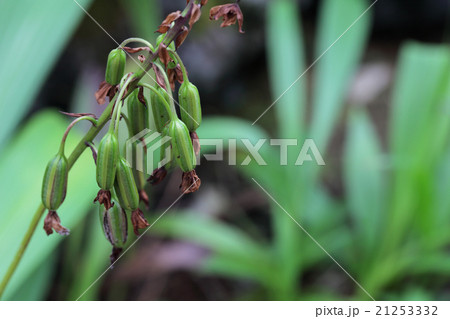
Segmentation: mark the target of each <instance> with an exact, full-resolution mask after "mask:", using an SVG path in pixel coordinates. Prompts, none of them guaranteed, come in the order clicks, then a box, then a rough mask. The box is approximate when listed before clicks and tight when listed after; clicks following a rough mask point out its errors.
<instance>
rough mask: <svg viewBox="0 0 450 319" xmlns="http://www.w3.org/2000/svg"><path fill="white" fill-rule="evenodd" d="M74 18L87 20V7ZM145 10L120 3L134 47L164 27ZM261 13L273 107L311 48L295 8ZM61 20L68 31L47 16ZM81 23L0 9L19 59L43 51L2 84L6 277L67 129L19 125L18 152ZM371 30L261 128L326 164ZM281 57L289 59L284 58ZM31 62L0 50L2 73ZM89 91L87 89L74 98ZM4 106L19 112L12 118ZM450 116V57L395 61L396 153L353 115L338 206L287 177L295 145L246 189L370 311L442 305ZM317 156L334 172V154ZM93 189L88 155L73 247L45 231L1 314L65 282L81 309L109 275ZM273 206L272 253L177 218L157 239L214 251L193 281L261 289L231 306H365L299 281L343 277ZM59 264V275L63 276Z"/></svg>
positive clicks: (345, 43)
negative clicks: (401, 304) (36, 102)
mask: <svg viewBox="0 0 450 319" xmlns="http://www.w3.org/2000/svg"><path fill="white" fill-rule="evenodd" d="M79 2H80V4H82V5H83V6H84V7H86V8H87V6H88V4H89V3H90V2H91V1H81V0H79ZM150 3H152V4H150ZM137 4H138V2H137V1H123V5H124V6H125V7H126V9H127V12H129V13H130V15H132V16H133V17H136V19H132V20H133V23H134V24H135V26H134V27H135V29H136V30H138V31H139V33H140V34H138V35H141V36H150V33H149V32H152V30H153V29H154V28H150V27H149V24H147V22H148V21H151V23H153V25H155V23H154V21H155V19H156V16H157V12H159V10H158V8H157V6H156V5H154V4H153V2H150V1H149V2H148V6H149V7H148V8H147V10H138V8H139V7H138V6H137ZM55 5H56V6H59V7H56V8H55ZM368 5H369V3H368V2H367V1H364V0H345V1H344V0H343V1H339V2H338V1H335V0H324V1H323V2H322V5H321V7H320V12H319V20H318V33H317V39H316V41H315V43H316V50H315V56H316V57H317V56H320V55H321V54H322V53H323V52H324V51H325V50H327V49H328V48H329V46H330V45H331V44H332V43H333V42H334V41H335V40H336V39H337V38H338V37H339V36H340V35H341V34H342V33H343V32H344V31H345V30H346V29H347V28H348V26H349V25H351V24H352V23H353V22H354V21H355V19H357V18H358V17H359V15H360V14H361V13H362V12H363V11H364V10H365V9H366V8H367V7H368ZM24 7H25V8H26V9H24ZM150 9H152V10H150ZM52 10H55V11H52ZM60 10H61V11H60ZM266 10H267V23H266V28H267V29H266V31H267V32H266V35H267V39H266V43H267V56H268V60H267V63H268V69H269V74H270V84H271V90H272V97H273V98H274V99H276V98H278V97H279V96H281V95H282V94H283V93H284V92H285V90H286V89H287V88H288V87H289V86H290V85H291V84H292V83H293V82H294V81H295V80H296V79H297V78H298V77H299V76H300V75H301V74H302V73H303V72H304V70H305V69H306V66H307V65H308V63H307V62H306V59H305V55H306V51H305V42H306V41H305V39H304V35H303V30H302V21H301V19H300V16H299V15H298V14H297V12H298V8H297V5H296V3H295V2H294V1H289V0H279V1H271V2H270V3H269V4H268V6H267V8H266ZM19 11H20V14H18V12H19ZM62 11H64V12H65V14H64V15H58V14H53V12H62ZM82 15H83V12H82V11H81V10H80V8H78V7H77V6H76V5H75V4H74V3H72V2H71V1H61V2H59V1H58V2H54V1H48V0H45V1H44V0H42V1H39V6H36V5H35V4H34V1H31V0H29V1H27V0H21V1H16V2H11V1H9V2H1V3H0V29H2V30H3V31H2V34H5V36H7V37H8V38H7V40H8V42H9V43H10V44H11V47H12V48H16V47H19V46H20V47H35V48H39V51H38V52H39V54H34V55H33V57H32V58H31V57H29V55H26V56H25V55H24V57H23V58H19V59H13V60H14V61H18V62H20V64H17V63H15V64H13V63H10V64H5V63H3V64H2V69H1V75H2V76H1V77H0V88H1V89H0V95H1V96H2V105H1V108H0V112H1V113H0V115H1V117H2V126H1V128H0V152H1V153H2V156H1V158H0V194H2V213H1V214H0V242H1V243H2V244H1V245H0V255H1V256H2V263H1V266H0V277H2V275H3V274H4V272H5V271H6V267H7V265H8V263H9V262H10V260H11V259H12V256H13V253H14V252H15V250H16V248H17V247H18V245H19V240H20V238H21V236H22V235H23V233H24V232H25V229H26V227H27V226H28V223H29V220H30V219H31V216H32V214H33V212H34V210H35V208H36V207H37V205H38V203H39V198H40V196H39V192H40V186H41V185H40V183H41V178H42V174H43V168H44V167H45V164H46V162H47V160H48V159H49V158H50V157H51V155H52V154H53V153H54V152H56V150H57V145H58V143H59V141H60V137H61V135H62V132H63V131H64V128H65V126H66V125H67V123H66V121H65V120H64V119H63V117H62V116H60V115H57V114H56V110H48V111H44V112H40V113H38V114H36V115H34V116H33V118H32V119H31V120H29V121H27V122H26V123H25V124H24V126H23V128H21V129H20V132H19V134H18V136H16V137H15V138H14V139H12V140H11V141H9V143H8V144H7V143H6V142H7V140H8V136H10V134H11V132H12V131H13V130H14V129H15V127H16V126H17V124H18V123H19V122H20V120H21V119H22V117H23V116H24V115H25V114H26V113H27V110H29V109H30V108H31V107H32V106H33V104H32V101H33V98H35V96H36V93H37V92H38V90H39V88H40V87H41V85H42V83H43V81H44V80H45V77H46V75H47V74H48V72H49V70H50V69H51V67H52V65H53V64H54V62H55V59H56V58H57V56H58V55H59V54H60V52H61V50H62V49H63V47H64V44H65V43H66V42H67V41H68V39H70V36H71V33H72V31H73V30H74V28H75V27H76V25H77V23H78V22H79V21H80V18H81V17H82ZM18 17H20V19H18ZM21 19H23V20H21ZM24 21H27V23H26V24H25V23H24ZM30 21H31V22H30ZM370 23H371V19H370V12H369V13H368V14H367V15H365V16H363V17H362V18H361V19H360V20H359V21H358V23H357V24H356V25H355V26H354V27H353V28H351V29H350V30H348V32H347V33H346V34H345V35H344V36H343V37H342V38H341V39H340V40H339V41H338V42H336V44H335V45H333V46H332V47H331V48H330V49H329V52H327V53H326V54H325V55H323V57H322V58H321V59H320V60H319V61H318V63H317V64H316V65H315V66H314V68H313V69H312V70H311V71H310V73H312V74H313V81H312V83H313V84H312V88H311V90H308V89H307V85H306V84H307V80H306V79H307V77H308V74H309V73H308V74H307V75H305V76H304V77H302V78H300V79H299V80H298V81H297V82H296V83H295V84H294V85H293V86H292V88H291V89H290V90H289V91H287V92H286V93H285V95H284V96H283V97H282V98H281V99H280V100H279V101H278V102H277V103H276V105H274V107H273V110H272V111H271V112H269V113H267V114H266V115H265V116H272V114H273V113H275V114H276V115H275V117H274V120H273V123H274V125H276V127H277V130H276V134H275V136H273V137H275V138H298V139H299V140H300V141H302V140H303V139H304V138H306V137H308V138H313V139H314V141H315V142H316V144H317V145H318V147H319V149H320V150H326V149H327V147H328V146H329V144H330V138H331V136H332V134H333V132H334V129H335V126H336V124H337V123H338V121H339V120H340V119H342V118H343V117H344V114H345V110H344V108H345V106H346V103H345V101H346V93H347V91H348V88H349V84H350V81H351V79H352V78H353V75H354V72H355V71H356V69H357V68H358V65H359V63H360V59H361V56H362V54H363V52H364V49H365V44H366V42H367V39H368V35H369V29H370ZM30 24H31V25H32V26H33V27H32V28H30V27H29V26H30ZM25 25H28V27H24V26H25ZM54 25H58V28H55V27H54ZM279 30H285V31H284V32H280V31H279ZM44 40H45V47H44V46H43V45H42V43H44ZM17 41H19V42H20V43H19V42H17ZM49 41H50V42H49ZM5 42H6V39H5V41H4V43H5ZM279 43H283V47H282V49H280V48H279ZM41 46H42V47H41ZM25 52H27V51H26V50H12V49H8V50H0V58H2V59H0V60H2V61H5V60H7V59H8V57H9V56H10V55H11V54H19V53H20V54H25ZM10 60H11V59H10ZM24 70H26V72H27V75H28V76H27V77H21V78H20V80H16V79H15V78H14V77H18V76H21V75H22V74H23V73H24V72H25V71H24ZM11 77H13V78H11ZM17 85H20V86H18V87H15V86H17ZM80 90H82V91H83V90H87V88H86V87H83V86H81V88H80ZM309 91H311V98H310V99H309V98H308V97H309V95H308V94H307V92H309ZM18 92H21V93H20V94H19V93H18ZM76 96H81V97H82V96H83V92H76ZM76 101H79V103H83V101H84V99H82V98H81V99H75V103H74V105H72V109H75V110H80V109H82V107H80V105H78V103H77V102H76ZM7 105H14V108H10V107H8V108H6V106H7ZM449 105H450V49H449V48H448V47H447V46H443V45H441V46H438V45H434V46H431V45H422V44H417V43H409V44H407V45H404V46H403V49H402V51H401V54H400V56H399V67H398V70H397V77H396V81H395V86H394V88H393V98H392V101H391V107H390V115H389V118H390V128H389V132H388V140H389V142H388V147H387V149H383V147H382V142H381V141H380V137H379V136H378V135H377V132H376V130H375V127H374V124H373V123H372V120H371V118H370V116H369V115H368V113H367V111H366V109H365V108H364V106H360V105H355V106H349V112H348V116H345V122H346V139H345V147H344V155H343V159H344V160H343V162H342V170H343V183H344V187H345V196H344V197H343V198H340V199H336V198H334V197H333V196H331V195H330V194H329V192H328V191H327V190H326V188H325V187H324V186H323V184H322V183H321V182H320V181H321V178H322V176H323V175H324V174H326V172H325V171H324V168H323V167H319V166H316V165H315V164H310V163H306V164H305V165H303V166H301V167H299V166H294V165H293V162H295V158H294V161H292V156H293V155H295V156H296V155H297V154H298V151H299V149H300V147H301V145H298V146H297V147H291V148H290V155H291V158H290V161H289V163H290V164H289V165H287V166H280V165H279V155H278V153H276V152H275V151H274V149H273V148H270V147H268V146H267V145H266V146H263V148H262V149H261V151H260V153H261V155H262V156H263V157H264V159H266V161H267V162H268V165H267V166H258V165H256V164H255V162H254V161H252V162H251V163H250V165H248V166H238V169H239V171H240V173H241V174H242V175H243V176H245V177H246V178H247V179H248V181H249V183H253V184H254V182H253V179H254V181H256V182H257V183H258V184H260V185H262V187H263V188H264V189H266V190H267V191H268V192H269V193H270V194H271V196H273V198H274V199H275V200H276V201H277V202H278V203H279V205H281V206H282V207H283V208H284V209H285V210H286V211H287V212H289V214H291V215H292V216H293V218H294V219H296V220H297V221H298V222H299V223H300V224H301V225H302V226H303V227H304V228H305V229H306V230H307V231H308V232H309V233H310V234H311V235H312V236H313V237H314V238H315V239H316V240H317V241H318V242H319V243H320V244H321V245H322V246H323V247H324V248H325V249H326V250H327V251H328V252H329V253H330V254H331V255H332V256H334V257H335V258H336V259H337V261H338V262H339V263H340V264H341V265H342V266H343V267H344V268H345V269H346V270H348V271H349V273H350V274H351V275H352V276H353V277H354V278H355V279H356V280H357V281H358V282H359V283H360V284H361V285H362V286H363V287H364V288H365V289H366V290H367V291H368V292H369V293H370V294H371V295H372V296H373V297H374V298H375V299H377V300H378V299H380V300H381V299H391V300H398V299H404V300H418V299H430V300H431V299H436V298H438V297H439V296H438V293H437V291H438V290H439V289H440V288H441V286H440V285H441V284H442V282H440V281H436V280H434V278H436V276H440V277H443V278H448V277H449V276H450V257H449V256H448V253H447V252H446V250H445V248H446V247H448V245H449V244H450V235H449V232H448V229H449V227H450V214H449V213H450V199H449V196H447V194H446V192H447V188H448V186H449V185H450V145H449V141H448V136H449V129H450V122H449V119H450V114H449V112H450V110H449ZM308 106H311V107H310V109H308ZM307 114H308V115H309V116H307ZM77 135H78V137H79V133H78V132H76V131H74V132H73V133H71V135H70V136H69V140H68V144H67V146H68V148H70V147H73V146H74V145H75V142H76V140H77ZM199 135H200V136H201V137H203V138H222V139H224V140H225V143H224V145H225V146H226V145H227V143H226V141H227V140H228V139H232V138H237V139H240V138H248V139H249V140H250V141H256V140H258V139H260V138H268V137H269V134H268V133H266V131H265V130H264V128H262V127H260V126H258V125H253V126H252V125H251V123H250V122H247V121H244V120H241V119H237V118H231V117H214V118H205V119H204V122H203V124H202V126H201V128H200V129H199ZM42 141H45V143H43V142H42ZM36 145H39V147H40V149H39V152H34V153H33V154H34V155H33V157H32V159H30V157H29V154H30V150H32V149H34V148H35V147H36ZM238 146H239V145H238ZM202 151H203V152H208V151H209V149H208V148H207V147H205V148H204V149H203V150H202ZM238 155H239V157H240V158H241V159H243V158H244V157H246V156H247V155H248V154H247V153H245V149H243V148H242V149H240V150H239V154H238ZM322 155H325V156H324V158H325V161H326V154H324V153H322ZM94 175H95V174H94V173H93V165H92V159H91V157H90V154H88V153H86V154H84V155H83V157H82V158H81V159H80V161H79V162H78V163H77V164H76V165H75V167H74V170H73V171H72V172H71V173H70V176H71V177H70V182H69V192H68V196H67V200H66V202H65V203H64V204H63V206H62V207H61V214H60V215H61V218H62V222H63V224H64V225H66V226H68V227H69V228H71V229H72V228H76V231H75V232H73V234H72V235H71V236H70V237H69V238H68V239H67V240H66V246H65V250H64V251H61V250H58V247H61V246H60V245H59V243H61V241H62V239H61V238H59V237H57V236H51V237H49V238H47V237H46V236H45V235H44V232H43V231H40V229H38V231H37V232H36V234H35V235H34V237H33V239H32V242H31V243H30V246H29V248H28V250H27V252H26V254H25V257H24V259H23V260H22V262H21V263H20V265H19V268H18V271H17V272H16V274H15V275H14V277H13V280H12V282H11V283H10V286H9V287H8V289H7V292H6V295H5V299H10V300H40V299H44V298H46V296H47V294H48V290H49V288H50V286H49V283H50V281H51V279H52V278H54V276H55V272H56V269H57V268H58V269H59V276H60V277H61V278H62V280H63V281H64V282H65V283H69V285H70V287H69V288H66V289H62V291H63V293H61V299H69V300H73V299H77V298H78V297H79V296H80V295H81V294H82V293H83V292H84V291H85V290H86V289H87V288H88V287H89V285H90V284H91V283H92V282H94V280H96V279H97V277H98V276H99V275H101V273H102V272H103V271H104V270H106V268H107V266H108V260H107V255H108V254H109V246H108V243H107V242H106V241H105V240H103V239H102V238H101V237H102V234H101V231H100V228H99V227H94V225H96V222H97V216H96V214H95V213H93V214H90V215H88V213H89V208H91V207H92V205H91V203H90V202H91V200H92V198H94V197H95V190H96V183H95V181H94V178H93V176H94ZM254 186H255V188H256V189H259V187H258V185H256V184H254ZM267 202H268V204H269V205H270V206H269V207H270V214H271V215H270V216H271V228H272V233H273V237H272V238H271V239H270V240H269V239H266V240H261V238H265V236H264V235H263V234H260V235H258V236H252V235H250V234H249V233H247V232H245V231H244V230H243V228H241V227H237V226H234V225H232V224H229V223H224V222H221V221H219V220H216V219H214V218H212V217H208V216H205V215H199V214H196V212H195V211H186V212H182V214H177V213H175V214H173V213H171V214H168V215H166V216H164V217H163V218H161V219H160V220H159V221H158V222H157V223H156V224H155V225H154V226H153V228H152V229H151V230H150V232H152V233H153V234H158V235H161V236H168V237H171V238H176V239H182V240H186V241H190V242H195V243H197V244H199V245H202V246H205V247H206V248H208V249H210V250H211V252H212V254H211V255H210V257H209V258H207V259H206V260H205V261H204V263H203V264H202V266H201V267H200V269H199V270H198V271H199V272H201V273H206V274H215V275H220V276H225V277H229V278H234V279H248V280H251V281H253V282H254V283H256V284H257V286H258V287H259V289H257V290H255V292H254V293H253V294H252V295H245V296H238V297H241V298H245V299H269V300H298V299H301V300H333V299H369V296H368V295H366V294H365V293H364V291H362V290H361V289H360V288H358V287H357V286H356V285H354V283H353V282H352V281H351V280H350V279H349V278H348V281H349V283H350V284H351V285H352V287H353V289H352V292H351V294H350V295H342V294H341V293H340V291H337V290H336V291H334V290H330V288H329V287H327V286H322V285H311V284H309V285H305V284H303V283H302V278H303V275H305V274H307V273H308V272H311V271H312V270H316V271H320V270H321V269H323V268H324V267H325V266H328V267H335V268H336V269H337V271H340V269H339V268H338V267H337V266H335V265H334V264H333V261H332V260H330V258H329V257H328V256H327V255H326V254H325V253H324V252H323V251H322V250H321V249H320V248H319V247H318V246H317V245H316V243H314V242H313V241H312V240H311V239H310V238H308V236H306V234H305V233H304V232H303V231H302V230H301V229H300V228H299V227H298V226H297V225H296V224H295V223H294V222H293V221H292V220H291V219H290V218H289V216H287V215H286V213H285V212H284V210H283V209H282V208H281V207H280V206H279V205H278V204H277V203H275V202H274V201H273V200H272V199H271V198H267ZM91 221H92V222H91ZM58 257H60V258H59V259H61V260H62V261H61V264H59V265H56V262H57V259H58ZM345 276H346V275H345V274H343V277H345ZM440 277H439V278H440ZM101 280H103V279H100V281H101ZM406 281H408V284H405V282H406ZM99 288H100V286H99V284H97V285H94V286H93V287H92V288H91V289H90V290H89V291H88V292H87V293H86V294H85V295H84V296H83V298H82V300H95V299H98V298H99ZM54 289H55V288H54Z"/></svg>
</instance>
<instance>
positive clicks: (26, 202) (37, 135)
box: [0, 110, 97, 299]
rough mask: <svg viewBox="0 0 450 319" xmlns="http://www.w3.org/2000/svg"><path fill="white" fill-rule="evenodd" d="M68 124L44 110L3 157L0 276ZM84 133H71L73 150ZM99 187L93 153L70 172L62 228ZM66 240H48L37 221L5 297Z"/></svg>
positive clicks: (84, 208) (69, 142)
mask: <svg viewBox="0 0 450 319" xmlns="http://www.w3.org/2000/svg"><path fill="white" fill-rule="evenodd" d="M67 125H68V122H66V120H65V119H64V118H63V116H61V115H60V114H58V113H56V112H55V111H50V110H47V111H44V112H41V113H39V114H37V115H36V116H34V117H33V118H32V119H31V120H30V121H29V122H27V123H26V124H25V126H24V129H23V130H22V131H21V132H20V133H19V134H18V136H16V138H15V139H14V140H13V141H12V143H11V144H10V145H9V147H7V148H6V149H5V151H4V154H3V156H2V157H1V158H0V194H2V214H0V242H1V245H0V256H2V266H1V267H0V278H2V277H3V275H4V274H5V272H6V268H7V266H8V265H9V263H10V262H11V260H12V259H13V256H14V254H15V252H16V251H17V248H18V247H19V244H20V241H21V238H22V236H23V235H24V233H25V231H26V230H27V228H28V225H29V223H30V221H31V217H32V216H33V214H34V212H35V211H36V209H37V207H38V206H39V204H40V198H41V196H40V195H41V186H42V185H41V184H42V177H43V174H44V170H45V166H46V164H47V162H48V160H49V159H50V158H51V157H52V156H53V155H55V154H56V152H57V151H58V147H59V143H60V141H61V137H62V134H63V132H64V130H65V128H66V126H67ZM79 138H80V135H79V134H77V132H76V129H74V130H72V131H71V133H70V134H69V138H68V140H67V143H66V152H69V151H70V150H71V149H72V148H73V147H74V146H75V144H76V143H77V142H78V140H79ZM96 189H97V185H96V182H95V171H94V163H93V161H92V155H91V154H89V153H88V152H85V153H84V154H83V155H82V157H81V158H80V159H79V161H78V162H77V163H76V164H75V166H74V168H73V169H72V171H71V172H70V173H69V184H68V190H67V197H66V200H65V202H64V203H63V204H62V206H61V208H60V209H59V210H58V213H59V216H60V217H61V221H62V224H63V225H64V226H66V227H68V228H73V227H74V226H75V225H76V224H77V223H78V222H79V221H80V220H81V219H82V218H83V216H85V214H86V213H87V212H88V210H89V208H90V207H91V206H92V199H93V198H94V197H95V192H96ZM62 240H64V238H63V237H61V236H59V235H57V234H53V235H51V236H49V237H47V235H46V234H45V232H44V230H43V229H42V221H41V222H40V223H39V226H38V228H37V229H36V232H35V234H34V235H33V237H32V239H31V242H30V244H29V246H28V248H27V251H26V252H25V254H24V257H23V259H22V261H21V262H20V264H19V266H18V268H17V271H16V273H15V274H14V276H13V277H12V280H11V282H10V284H9V286H8V287H7V289H6V292H5V299H9V298H11V296H12V295H13V294H14V292H15V291H16V290H17V289H18V288H19V287H20V286H21V285H22V284H23V283H24V282H25V280H26V279H27V278H28V277H29V276H30V275H31V274H33V272H35V271H36V270H37V268H38V267H39V266H40V265H41V264H42V262H43V261H45V260H46V259H47V258H49V257H50V255H51V254H52V253H53V252H54V251H55V248H56V247H57V246H58V244H59V243H60V242H61V241H62Z"/></svg>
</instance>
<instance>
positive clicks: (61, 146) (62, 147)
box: [59, 116, 97, 154]
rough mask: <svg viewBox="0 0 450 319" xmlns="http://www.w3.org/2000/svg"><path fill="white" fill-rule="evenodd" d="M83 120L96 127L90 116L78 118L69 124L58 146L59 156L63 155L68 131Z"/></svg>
mask: <svg viewBox="0 0 450 319" xmlns="http://www.w3.org/2000/svg"><path fill="white" fill-rule="evenodd" d="M83 120H87V121H90V122H91V123H92V125H94V126H96V125H97V120H96V119H94V118H93V117H90V116H82V117H79V118H77V119H76V120H74V121H73V122H72V123H70V124H69V126H68V127H67V129H66V131H65V132H64V135H63V137H62V140H61V145H60V146H59V152H60V153H61V154H64V147H65V146H66V139H67V136H68V135H69V132H70V130H71V129H72V127H74V126H75V124H77V123H78V122H80V121H83Z"/></svg>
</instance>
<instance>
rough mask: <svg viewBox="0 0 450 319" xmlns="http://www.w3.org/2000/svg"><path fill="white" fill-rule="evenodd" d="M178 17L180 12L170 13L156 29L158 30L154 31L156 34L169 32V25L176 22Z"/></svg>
mask: <svg viewBox="0 0 450 319" xmlns="http://www.w3.org/2000/svg"><path fill="white" fill-rule="evenodd" d="M179 17H181V11H175V12H172V13H170V14H169V15H168V16H167V17H166V18H165V19H164V21H163V22H162V23H161V25H160V26H159V27H158V30H156V32H159V33H166V32H167V31H169V29H170V25H171V23H172V22H174V21H175V20H177V19H178V18H179Z"/></svg>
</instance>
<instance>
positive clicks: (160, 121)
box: [150, 85, 170, 133]
mask: <svg viewBox="0 0 450 319" xmlns="http://www.w3.org/2000/svg"><path fill="white" fill-rule="evenodd" d="M156 90H157V91H158V92H159V93H160V94H161V95H162V96H164V99H165V100H166V101H167V103H169V105H170V96H169V93H167V91H166V90H164V89H163V88H162V87H160V86H159V85H157V87H156ZM150 102H151V105H152V113H153V120H154V121H155V127H156V130H157V131H158V132H159V133H161V132H162V131H163V129H164V126H166V124H167V123H168V122H169V120H170V116H169V113H167V110H166V107H165V106H164V103H163V101H161V99H160V98H159V96H158V95H157V94H156V93H155V92H153V91H151V90H150Z"/></svg>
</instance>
